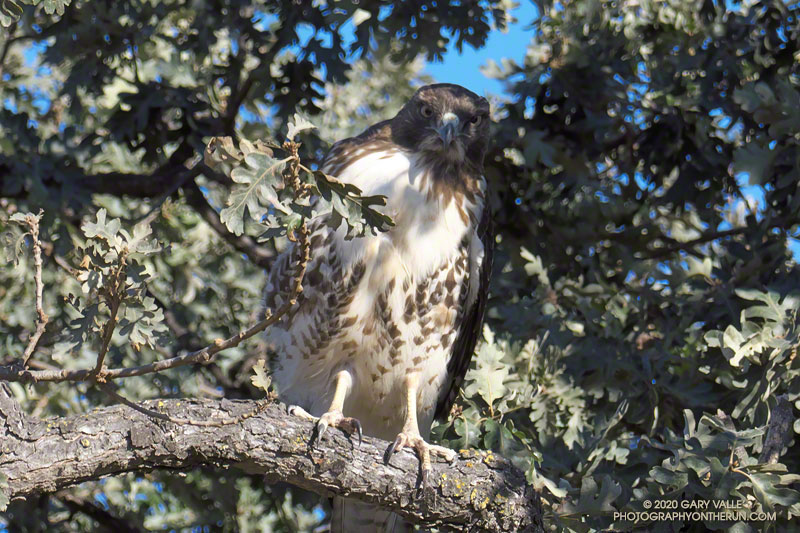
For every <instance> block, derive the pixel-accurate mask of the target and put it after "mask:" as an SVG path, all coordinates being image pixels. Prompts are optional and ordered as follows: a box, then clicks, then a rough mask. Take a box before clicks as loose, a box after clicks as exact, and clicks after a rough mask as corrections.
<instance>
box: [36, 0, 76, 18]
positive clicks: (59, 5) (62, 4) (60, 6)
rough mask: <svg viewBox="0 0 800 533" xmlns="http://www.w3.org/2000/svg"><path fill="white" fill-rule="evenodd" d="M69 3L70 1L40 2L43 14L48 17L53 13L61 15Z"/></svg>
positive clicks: (43, 0) (49, 0)
mask: <svg viewBox="0 0 800 533" xmlns="http://www.w3.org/2000/svg"><path fill="white" fill-rule="evenodd" d="M70 2H71V0H42V5H43V6H44V12H45V13H47V14H48V15H52V14H53V13H57V14H58V15H63V14H64V8H66V7H67V6H68V5H69V3H70Z"/></svg>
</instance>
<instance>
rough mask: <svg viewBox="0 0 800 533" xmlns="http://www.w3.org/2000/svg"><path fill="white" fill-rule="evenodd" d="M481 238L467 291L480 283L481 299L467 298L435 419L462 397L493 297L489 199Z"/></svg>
mask: <svg viewBox="0 0 800 533" xmlns="http://www.w3.org/2000/svg"><path fill="white" fill-rule="evenodd" d="M476 231H477V233H478V238H479V239H480V242H481V243H482V244H483V257H482V258H481V257H480V256H478V257H474V256H473V254H472V253H470V264H469V269H468V278H467V290H468V294H472V287H473V284H475V283H477V284H478V287H477V296H475V297H472V298H470V297H469V296H468V297H467V300H466V302H465V309H464V312H463V314H462V315H461V325H460V327H459V330H458V336H457V337H456V341H455V343H453V351H452V353H451V355H450V360H449V361H448V362H447V374H448V378H449V380H448V383H447V385H446V387H445V388H443V389H442V391H441V393H440V395H439V402H438V403H437V405H436V413H435V415H434V418H447V415H448V414H449V413H450V408H451V407H452V406H453V402H454V401H455V399H456V396H458V391H459V389H460V388H461V383H462V382H463V381H464V375H465V374H466V373H467V369H468V368H469V363H470V361H471V360H472V353H473V352H474V351H475V345H476V344H477V342H478V337H479V336H480V334H481V329H482V324H483V315H484V312H485V311H486V300H487V298H488V297H489V278H490V276H491V273H492V259H493V256H494V231H493V227H492V214H491V210H490V208H489V199H488V197H487V198H486V201H485V202H484V207H483V212H482V213H481V219H480V220H479V221H478V227H477V230H476Z"/></svg>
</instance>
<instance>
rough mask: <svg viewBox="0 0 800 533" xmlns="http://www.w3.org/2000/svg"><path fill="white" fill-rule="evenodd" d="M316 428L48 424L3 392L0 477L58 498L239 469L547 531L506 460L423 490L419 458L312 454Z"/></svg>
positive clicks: (122, 414) (433, 515)
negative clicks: (70, 491) (113, 485)
mask: <svg viewBox="0 0 800 533" xmlns="http://www.w3.org/2000/svg"><path fill="white" fill-rule="evenodd" d="M143 406H145V407H147V408H149V409H152V410H156V411H159V412H161V413H164V414H167V415H169V416H172V417H174V418H183V419H191V420H203V421H208V420H216V419H220V420H221V419H228V420H230V419H231V418H235V417H238V416H241V415H243V414H244V413H248V412H253V411H254V410H255V409H256V407H257V403H256V402H254V401H245V400H241V401H231V400H220V401H216V400H186V399H182V400H176V399H165V400H154V401H149V402H144V403H143ZM312 431H313V424H312V423H310V422H308V421H306V420H303V419H300V418H298V417H294V416H290V415H288V414H286V411H285V407H284V406H282V405H281V404H278V403H275V404H273V405H269V406H267V407H266V408H265V409H263V410H262V411H261V412H260V413H259V414H256V415H254V416H252V417H249V418H246V419H244V420H243V421H241V422H240V423H237V424H227V425H221V426H217V427H214V426H198V425H191V424H175V423H172V422H167V421H164V420H158V419H154V418H153V417H150V416H147V415H146V414H143V413H141V412H139V411H136V410H134V409H131V408H129V407H126V406H122V405H118V406H113V407H105V408H101V409H96V410H94V411H92V412H91V413H87V414H85V415H80V416H71V417H64V418H55V419H49V420H47V421H40V420H37V419H34V418H31V417H29V416H27V415H25V414H24V413H23V412H22V411H21V409H20V406H19V404H18V403H17V402H16V401H14V399H13V398H12V397H11V396H10V393H9V392H8V390H7V389H6V388H5V387H4V386H2V385H0V473H2V474H4V475H5V476H6V477H7V478H8V485H7V488H6V489H5V492H6V493H7V495H8V496H9V497H10V498H12V499H14V498H25V497H28V496H32V495H36V494H42V493H53V492H56V491H58V490H59V489H61V488H64V487H68V486H70V485H74V484H76V483H80V482H82V481H87V480H95V479H99V478H102V477H104V476H110V475H115V474H120V473H123V472H131V471H148V470H153V469H188V468H193V467H197V466H201V465H217V466H220V467H224V468H227V467H235V468H241V469H243V470H245V471H247V472H249V473H252V474H263V475H264V476H265V477H266V482H278V481H283V482H288V483H291V484H293V485H296V486H299V487H303V488H305V489H309V490H312V491H314V492H317V493H319V494H322V495H326V496H330V495H333V494H338V495H341V496H347V497H351V498H356V499H359V500H362V501H369V502H373V503H375V504H378V505H380V506H382V507H385V508H389V509H392V510H394V511H396V512H397V513H399V514H400V515H402V516H403V517H405V518H406V519H408V520H410V521H413V522H416V523H420V524H425V525H428V526H438V527H443V528H452V529H455V530H458V531H465V530H470V531H526V532H528V531H543V526H542V510H541V503H540V501H539V497H538V496H537V494H536V493H535V492H534V490H533V488H532V487H530V486H529V485H528V484H527V483H526V482H525V478H524V476H523V474H522V473H521V472H520V471H519V470H517V469H516V468H514V467H513V466H512V465H511V464H510V463H509V462H508V461H506V460H505V459H503V458H502V457H499V456H496V455H492V454H491V453H488V454H487V453H485V452H476V451H462V452H461V453H460V455H459V457H458V458H457V459H456V460H455V461H454V462H453V463H451V464H448V463H446V462H443V461H442V460H440V462H437V463H435V464H434V465H433V475H432V483H431V485H432V486H431V487H429V488H428V489H427V490H425V491H423V492H421V493H420V492H419V491H417V490H416V482H417V476H418V467H419V462H418V460H417V458H416V456H415V455H414V454H413V452H409V451H405V450H404V451H402V452H400V453H398V454H396V455H395V456H393V457H392V458H391V461H390V463H389V464H388V465H387V464H385V463H384V459H383V456H384V452H385V450H386V449H387V447H388V446H389V443H388V442H385V441H381V440H378V439H374V438H370V437H365V438H364V441H363V443H362V444H361V446H357V445H356V443H355V442H354V441H350V440H349V439H348V438H347V436H346V435H344V434H343V433H342V432H340V431H337V430H332V431H331V430H329V431H328V432H327V433H326V435H325V438H324V440H323V442H322V443H320V444H319V445H317V446H315V447H313V448H310V447H309V446H308V442H309V440H310V438H311V435H312Z"/></svg>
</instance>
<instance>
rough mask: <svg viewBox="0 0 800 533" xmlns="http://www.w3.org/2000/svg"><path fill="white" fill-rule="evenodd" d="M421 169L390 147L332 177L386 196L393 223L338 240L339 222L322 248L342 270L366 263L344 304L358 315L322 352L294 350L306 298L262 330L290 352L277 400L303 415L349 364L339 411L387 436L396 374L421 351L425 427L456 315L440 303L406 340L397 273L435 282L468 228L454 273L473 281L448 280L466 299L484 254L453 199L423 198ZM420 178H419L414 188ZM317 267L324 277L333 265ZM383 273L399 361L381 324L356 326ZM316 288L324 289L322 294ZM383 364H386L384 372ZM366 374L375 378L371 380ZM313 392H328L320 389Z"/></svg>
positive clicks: (394, 424)
mask: <svg viewBox="0 0 800 533" xmlns="http://www.w3.org/2000/svg"><path fill="white" fill-rule="evenodd" d="M323 170H327V169H325V168H323ZM425 171H426V170H425V169H424V168H422V167H421V166H420V165H419V164H417V161H416V159H415V158H414V157H413V156H408V155H406V154H404V153H402V152H396V153H392V154H387V153H372V154H368V155H362V156H360V157H359V158H358V159H357V160H356V161H355V162H354V163H353V164H351V165H350V166H348V167H346V168H345V169H344V170H343V171H342V172H340V173H339V175H338V176H337V178H338V179H340V180H342V181H344V182H347V183H352V184H354V185H356V186H357V187H359V188H360V189H361V190H362V192H363V194H364V195H375V194H380V195H384V196H386V197H387V205H386V207H385V208H384V209H383V211H384V212H385V213H387V214H388V215H389V216H391V217H392V219H393V220H394V222H395V226H394V227H393V228H392V229H391V230H390V231H389V232H386V233H380V234H378V235H375V236H372V235H369V236H366V237H363V238H355V239H352V240H349V241H347V240H345V239H344V235H345V232H344V227H342V228H339V231H338V232H337V234H336V236H335V238H334V241H333V243H332V245H331V251H335V254H336V256H337V258H338V259H339V260H340V262H341V266H342V268H341V270H342V271H345V272H346V271H348V270H349V269H351V268H352V267H353V266H354V265H356V264H357V263H358V262H359V261H363V262H364V265H365V266H366V269H365V272H364V276H363V279H362V281H361V282H360V284H359V285H358V289H357V291H356V293H355V294H354V296H353V299H352V302H351V303H350V305H349V307H348V309H347V311H346V315H348V316H353V315H355V316H358V317H360V318H359V322H358V323H356V324H355V325H354V326H353V327H349V328H347V330H346V331H345V332H342V334H341V336H340V337H337V340H336V341H335V342H332V343H330V345H328V346H327V347H326V349H325V350H324V351H323V352H322V353H315V354H313V355H312V356H311V357H308V358H305V359H304V358H302V357H301V354H302V352H303V349H304V348H305V346H304V345H303V343H304V342H305V340H304V339H308V338H309V337H311V336H313V333H314V332H313V328H314V327H316V326H315V322H314V317H313V312H314V309H313V307H314V306H312V305H309V306H307V309H301V311H299V312H298V313H297V315H295V317H294V319H293V321H292V322H291V323H290V324H287V325H286V326H285V329H281V327H273V328H271V329H270V330H268V332H267V340H268V344H270V345H271V348H272V350H274V351H275V353H277V354H278V356H279V357H281V354H291V357H290V358H286V357H283V359H282V360H281V363H280V365H279V366H278V368H276V369H273V375H274V379H275V382H276V383H277V384H278V387H279V389H280V393H281V396H282V397H283V398H284V400H285V401H288V402H291V403H297V404H299V405H302V406H304V407H306V408H307V409H308V410H310V412H311V413H312V414H315V415H320V414H321V413H323V412H324V411H325V409H327V406H328V402H329V401H330V397H331V395H332V391H331V390H330V378H331V376H332V374H333V373H334V372H335V371H338V370H339V369H340V368H341V367H342V365H349V366H350V367H351V369H352V370H353V372H354V374H355V382H354V384H353V388H352V391H351V394H350V396H349V397H348V399H347V401H346V402H345V415H346V416H353V417H355V418H358V419H359V420H360V421H361V423H362V425H363V427H364V431H365V432H366V433H368V434H371V435H375V436H378V437H382V438H387V439H390V438H391V439H393V438H394V436H395V435H396V433H397V432H398V431H399V429H400V428H401V426H402V421H403V415H404V410H403V409H404V402H403V377H404V376H405V373H406V371H407V370H408V369H409V368H410V367H412V366H413V365H414V363H413V360H414V358H416V357H419V356H421V355H424V357H425V362H424V364H423V365H421V366H422V370H421V374H420V383H421V385H422V386H421V387H420V391H419V396H418V399H417V401H418V410H419V411H420V413H419V417H420V425H421V427H423V428H427V427H429V426H430V422H431V420H432V418H433V412H434V410H435V406H436V402H437V400H438V395H439V391H440V389H441V387H442V385H443V383H444V382H445V380H446V379H447V361H448V359H449V356H450V353H451V350H452V342H453V337H454V335H455V333H456V331H454V330H457V328H458V324H454V319H455V315H454V313H455V312H456V311H455V310H454V309H449V310H447V308H445V307H444V305H443V304H439V306H440V307H442V313H441V314H440V315H437V316H440V318H441V320H442V324H443V325H442V327H439V328H434V329H433V330H432V331H431V332H430V333H429V334H428V335H427V337H426V338H425V342H424V344H422V345H417V344H415V342H414V339H419V336H420V335H421V333H422V327H421V326H420V324H419V323H417V321H416V320H412V321H411V322H409V323H401V322H402V321H400V320H399V319H400V317H402V314H403V310H404V308H405V305H406V298H407V292H404V291H403V290H402V286H403V283H404V281H406V280H408V283H410V284H411V286H412V288H411V290H412V291H413V290H414V288H413V287H414V285H415V284H416V283H417V282H418V281H421V280H424V279H426V278H430V277H432V276H433V280H434V282H437V280H438V283H443V281H444V279H443V277H442V276H445V275H446V274H447V271H446V270H445V268H446V267H447V265H452V264H453V261H454V260H455V259H456V258H457V256H458V253H459V247H460V244H461V242H462V240H463V238H464V235H465V234H466V232H467V231H468V230H469V231H472V233H473V235H472V238H471V240H470V247H469V261H468V264H467V265H466V269H467V272H464V273H463V276H467V275H468V276H469V278H471V279H472V283H470V284H469V287H468V289H467V287H466V284H465V283H461V282H459V283H458V284H457V287H456V289H455V290H456V291H457V292H458V291H461V290H469V293H468V296H467V301H468V304H467V305H469V303H471V302H472V301H474V299H475V298H476V297H477V290H478V285H479V284H478V283H477V279H478V271H479V268H480V264H481V261H482V258H483V246H482V244H481V242H480V239H479V238H478V237H477V234H476V233H475V231H474V228H470V227H469V226H468V225H467V224H466V223H465V222H464V220H463V219H462V217H461V215H460V214H459V211H458V207H457V206H456V205H455V202H454V201H451V202H450V203H449V205H446V206H442V205H439V201H437V200H433V201H429V200H428V198H429V197H430V195H429V194H428V190H427V188H426V187H427V186H429V185H430V183H431V182H432V181H433V180H432V179H422V178H423V174H422V173H423V172H425ZM423 183H425V184H427V185H426V186H425V187H423V185H422V184H423ZM482 186H483V184H482ZM465 208H466V209H467V210H471V209H473V208H474V209H478V208H480V206H469V205H467V206H465ZM329 253H333V252H329ZM312 254H313V250H312ZM322 274H323V275H325V276H328V277H329V278H328V279H330V276H335V275H336V272H322ZM437 276H438V277H437ZM392 280H394V282H395V285H394V289H393V290H392V292H391V293H390V294H389V297H388V301H387V304H388V305H387V307H388V308H389V309H391V312H392V313H393V319H395V321H396V322H397V324H400V326H401V327H400V329H401V337H402V340H403V345H402V348H401V350H400V353H399V361H398V362H397V364H394V365H393V364H392V363H391V357H390V354H389V351H388V349H387V348H386V347H385V346H381V343H380V333H381V332H371V333H370V334H364V331H365V329H367V325H368V322H369V321H370V320H374V318H372V317H373V315H374V309H375V306H376V300H377V298H378V297H379V295H381V294H383V292H384V290H385V288H386V287H387V286H388V284H389V283H391V282H392ZM463 281H466V279H464V280H463ZM313 292H314V288H313V287H310V288H309V291H307V293H306V296H309V297H313ZM319 297H320V298H325V295H324V294H322V295H319ZM456 301H458V299H456ZM445 336H449V338H450V345H449V346H448V347H447V348H444V347H442V339H443V338H444V337H445ZM348 342H350V343H353V342H354V343H355V344H356V345H357V346H358V348H357V354H356V355H355V356H354V357H350V358H346V356H347V353H348V351H347V350H346V349H344V348H343V346H345V343H348ZM395 359H396V360H397V357H396V358H395ZM417 366H420V365H419V364H417ZM386 368H389V370H388V371H386V372H384V371H383V369H386ZM375 376H379V378H378V379H375ZM319 391H328V392H327V394H325V395H321V394H319Z"/></svg>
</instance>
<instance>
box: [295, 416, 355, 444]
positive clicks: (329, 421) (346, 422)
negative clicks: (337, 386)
mask: <svg viewBox="0 0 800 533" xmlns="http://www.w3.org/2000/svg"><path fill="white" fill-rule="evenodd" d="M329 427H335V428H339V429H341V430H342V431H344V432H345V433H347V436H348V437H351V436H352V435H353V434H354V433H358V445H359V446H361V441H362V440H363V438H364V433H363V431H362V430H361V422H359V421H358V419H355V418H350V417H346V416H344V415H342V412H341V411H339V410H337V409H334V410H331V411H328V412H327V413H325V414H324V415H322V416H321V417H319V419H318V420H317V425H316V426H315V427H314V435H312V436H311V442H310V443H309V444H311V445H312V446H314V445H316V444H319V443H320V442H322V437H323V436H324V435H325V433H326V432H327V431H328V428H329Z"/></svg>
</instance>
